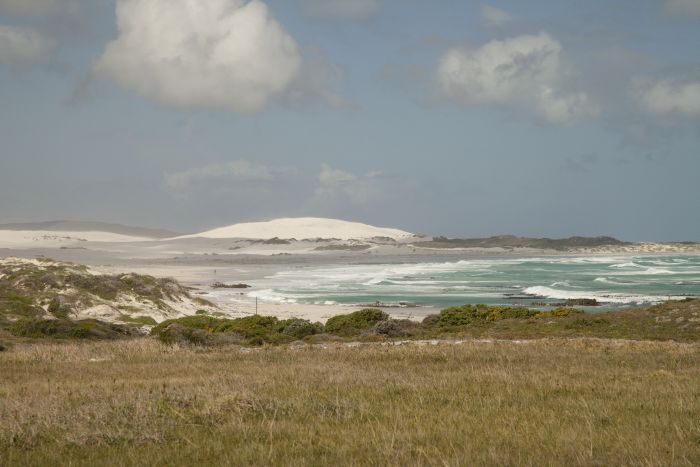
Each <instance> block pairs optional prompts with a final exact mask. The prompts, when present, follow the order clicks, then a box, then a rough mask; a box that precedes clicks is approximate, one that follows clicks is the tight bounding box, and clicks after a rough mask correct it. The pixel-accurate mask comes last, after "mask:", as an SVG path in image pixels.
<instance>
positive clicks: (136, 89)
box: [0, 0, 700, 240]
mask: <svg viewBox="0 0 700 467" xmlns="http://www.w3.org/2000/svg"><path fill="white" fill-rule="evenodd" d="M698 51H700V0H655V1H652V0H648V1H641V0H637V1H623V0H620V1H615V2H610V1H588V2H574V1H561V0H560V1H532V2H515V1H511V2H505V1H504V2H492V3H483V2H472V1H447V0H442V1H435V2H419V1H412V0H403V1H392V0H355V1H349V0H285V1H282V0H268V1H266V2H262V1H260V0H255V1H252V2H247V1H243V0H209V1H207V2H202V1H199V2H192V1H187V0H117V1H116V2H115V1H114V0H92V1H88V0H22V1H20V0H0V141H2V143H3V144H2V150H1V152H0V223H1V222H20V221H39V220H49V219H66V218H68V219H87V220H103V221H112V222H121V223H130V224H142V225H149V226H159V227H168V228H172V229H177V230H182V231H196V230H200V229H204V228H209V227H214V226H220V225H225V224H230V223H234V222H240V221H249V220H258V219H266V218H273V217H281V216H302V215H304V216H306V215H315V216H328V217H338V218H344V219H349V220H357V221H363V222H368V223H374V224H378V225H385V226H394V227H399V228H403V229H406V230H411V231H415V232H421V233H430V234H446V235H451V236H482V235H492V234H503V233H513V234H519V235H531V236H550V237H560V236H568V235H614V236H618V237H621V238H624V239H629V240H679V239H680V240H700V215H698V211H699V210H698V206H699V205H700V184H699V183H698V174H699V173H700V131H699V130H700V52H698Z"/></svg>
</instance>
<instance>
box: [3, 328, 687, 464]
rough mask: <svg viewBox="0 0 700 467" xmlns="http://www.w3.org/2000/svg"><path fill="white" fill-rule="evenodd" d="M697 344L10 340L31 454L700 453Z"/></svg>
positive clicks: (18, 447)
mask: <svg viewBox="0 0 700 467" xmlns="http://www.w3.org/2000/svg"><path fill="white" fill-rule="evenodd" d="M698 361H700V346H698V345H697V344H679V343H672V342H658V343H653V342H633V341H619V340H607V341H604V340H590V339H583V340H581V339H576V340H543V341H531V342H529V343H526V344H517V343H508V342H491V343H484V342H466V343H463V344H460V345H452V344H441V345H436V346H418V345H401V346H394V345H386V344H364V345H361V346H359V347H349V346H346V345H344V344H327V345H326V347H325V348H324V347H320V346H316V347H305V348H296V347H287V346H279V347H266V348H261V349H257V350H252V351H251V350H246V351H243V349H240V350H239V349H237V348H235V347H226V348H213V349H209V350H202V349H201V348H196V347H179V346H177V345H175V346H164V345H162V344H160V343H159V342H158V341H156V340H154V339H139V340H132V341H114V342H87V343H83V344H80V343H65V344H62V345H59V344H43V345H31V346H29V345H24V344H17V345H15V346H13V347H12V348H11V349H10V350H9V351H6V352H2V353H0V401H2V404H0V459H1V460H2V464H3V465H7V466H20V465H21V466H33V465H37V466H38V465H90V466H94V465H96V466H99V465H193V464H201V465H261V464H266V465H280V464H281V465H292V466H293V465H310V464H311V465H328V464H337V465H504V464H507V465H511V464H524V465H698V464H699V463H700V426H699V425H698V420H700V366H698V364H697V362H698Z"/></svg>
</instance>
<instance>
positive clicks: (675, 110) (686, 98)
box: [636, 75, 700, 117]
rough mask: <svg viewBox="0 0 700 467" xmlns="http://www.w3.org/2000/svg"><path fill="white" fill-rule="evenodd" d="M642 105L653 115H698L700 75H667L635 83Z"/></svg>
mask: <svg viewBox="0 0 700 467" xmlns="http://www.w3.org/2000/svg"><path fill="white" fill-rule="evenodd" d="M636 91H637V97H638V99H639V101H640V102H641V104H642V106H643V107H644V108H645V109H646V110H647V111H648V112H650V113H652V114H655V115H676V116H685V117H700V76H689V75H683V76H669V77H665V78H662V79H659V80H656V81H647V82H641V83H639V84H638V85H637V89H636Z"/></svg>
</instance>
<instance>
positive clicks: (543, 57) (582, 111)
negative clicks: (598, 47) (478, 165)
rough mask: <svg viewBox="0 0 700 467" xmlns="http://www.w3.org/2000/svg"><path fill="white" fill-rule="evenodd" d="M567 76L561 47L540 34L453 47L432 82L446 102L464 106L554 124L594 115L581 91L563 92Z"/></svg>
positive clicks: (443, 56)
mask: <svg viewBox="0 0 700 467" xmlns="http://www.w3.org/2000/svg"><path fill="white" fill-rule="evenodd" d="M568 74H569V70H568V67H567V65H566V62H565V59H564V57H563V49H562V46H561V44H560V43H559V42H558V41H556V40H555V39H553V38H552V37H551V36H549V35H548V34H546V33H544V32H541V33H539V34H537V35H523V36H518V37H514V38H510V39H506V40H494V41H491V42H488V43H487V44H485V45H483V46H482V47H480V48H477V49H471V48H468V47H455V48H452V49H450V50H448V51H446V52H445V53H444V54H443V55H442V58H441V59H440V63H439V66H438V70H437V73H436V78H435V79H436V83H437V87H438V90H439V92H440V93H441V94H442V95H443V96H444V97H446V98H448V99H451V100H454V101H457V102H460V103H462V104H463V105H467V106H470V105H493V106H500V107H509V108H512V109H516V110H517V111H519V112H526V113H531V114H534V115H536V116H538V117H540V118H542V119H544V120H546V121H548V122H551V123H554V124H565V123H569V122H571V121H573V120H576V119H578V118H581V117H590V116H595V115H597V113H598V109H597V107H596V106H595V105H594V104H593V103H592V101H591V99H590V97H589V96H588V95H587V94H586V93H585V92H582V91H575V90H574V91H571V90H568V89H567V88H566V84H567V76H568Z"/></svg>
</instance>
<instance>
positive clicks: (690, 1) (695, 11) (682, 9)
mask: <svg viewBox="0 0 700 467" xmlns="http://www.w3.org/2000/svg"><path fill="white" fill-rule="evenodd" d="M666 10H667V11H668V12H669V13H671V14H673V15H678V16H688V15H690V16H698V17H700V0H666Z"/></svg>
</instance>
